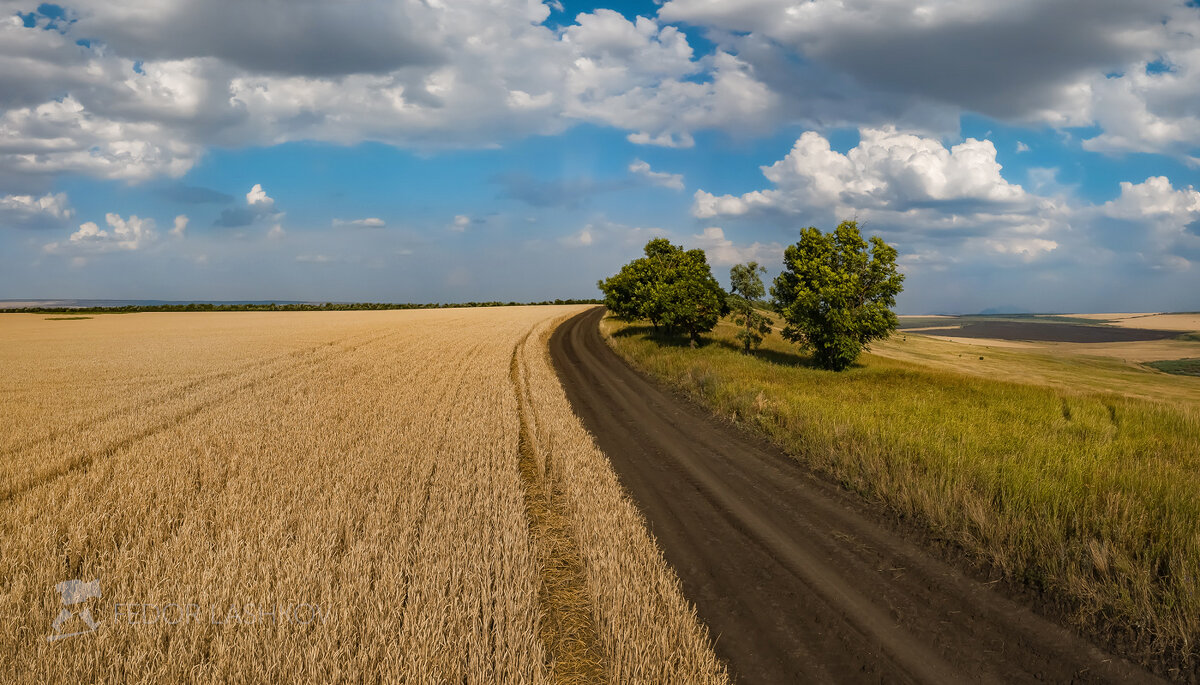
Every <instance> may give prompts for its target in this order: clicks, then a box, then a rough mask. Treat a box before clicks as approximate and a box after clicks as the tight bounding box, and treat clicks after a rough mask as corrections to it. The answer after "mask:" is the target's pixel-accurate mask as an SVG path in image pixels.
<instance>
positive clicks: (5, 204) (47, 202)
mask: <svg viewBox="0 0 1200 685" xmlns="http://www.w3.org/2000/svg"><path fill="white" fill-rule="evenodd" d="M74 215H75V210H73V209H71V207H70V206H69V205H68V204H67V194H66V193H53V194H51V193H47V194H46V195H43V196H41V197H37V196H34V195H5V196H0V227H2V226H6V225H12V226H27V227H43V226H54V225H57V224H61V223H62V222H64V221H66V220H68V219H70V218H71V217H72V216H74Z"/></svg>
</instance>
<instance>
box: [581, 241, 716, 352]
mask: <svg viewBox="0 0 1200 685" xmlns="http://www.w3.org/2000/svg"><path fill="white" fill-rule="evenodd" d="M645 254H646V256H645V257H642V258H640V259H635V260H633V261H632V262H630V263H628V264H626V265H625V266H623V267H621V270H620V271H619V272H618V273H617V274H615V275H614V276H612V277H610V278H608V279H606V280H603V281H600V282H599V283H598V285H599V287H600V290H601V291H603V292H604V304H605V306H607V307H608V310H609V311H610V312H612V313H613V314H614V315H615V316H617V317H618V318H622V319H626V320H636V319H645V320H648V321H650V323H651V325H653V326H654V329H655V330H656V331H657V330H658V329H659V328H660V327H662V328H664V329H666V331H667V332H668V333H674V332H680V331H681V332H684V333H687V334H688V337H689V338H690V339H691V341H692V344H693V345H695V344H696V343H697V342H699V341H700V334H701V333H704V332H707V331H711V330H712V329H713V327H714V326H716V325H717V321H718V319H720V317H721V316H723V315H724V314H726V313H728V311H729V310H728V308H727V305H726V303H725V291H724V290H723V289H722V288H721V284H720V283H718V282H717V279H715V278H713V275H712V270H711V269H709V266H708V259H707V257H705V255H704V250H684V249H683V248H682V247H680V246H677V245H672V244H671V243H670V241H668V240H666V239H665V238H655V239H654V240H651V241H650V242H648V243H646V248H645Z"/></svg>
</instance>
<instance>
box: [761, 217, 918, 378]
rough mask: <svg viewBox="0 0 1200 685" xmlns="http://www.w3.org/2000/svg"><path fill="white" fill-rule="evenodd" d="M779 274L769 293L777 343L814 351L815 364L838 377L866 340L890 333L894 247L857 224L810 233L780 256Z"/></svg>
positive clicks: (898, 277)
mask: <svg viewBox="0 0 1200 685" xmlns="http://www.w3.org/2000/svg"><path fill="white" fill-rule="evenodd" d="M783 268H784V270H783V273H781V274H779V277H778V278H776V279H775V285H774V286H773V287H772V288H771V295H772V297H773V298H774V300H775V305H776V311H778V312H779V314H780V315H781V316H782V317H783V319H784V321H786V322H787V326H786V327H785V328H784V329H783V337H784V338H787V339H788V340H791V341H792V342H796V343H799V344H800V345H801V346H803V347H806V348H808V349H809V350H811V351H812V353H813V359H814V361H815V362H816V363H817V365H818V366H820V367H822V368H825V369H831V370H834V371H842V370H844V369H846V368H847V367H849V366H850V365H851V364H852V363H854V360H855V359H857V358H858V355H859V353H861V352H862V350H863V349H864V348H865V347H866V346H867V345H868V344H869V343H870V342H871V341H872V340H878V339H880V338H885V337H887V336H888V335H889V334H891V332H892V331H894V330H896V326H897V325H899V321H898V320H897V319H896V315H895V313H893V312H892V309H891V308H892V307H894V306H896V295H898V294H899V293H900V290H901V289H902V283H903V282H904V276H903V274H901V273H899V272H898V271H897V270H896V249H895V248H893V247H892V246H890V245H888V244H887V243H885V242H883V240H881V239H880V238H879V237H878V236H873V237H872V238H871V240H870V242H869V243H868V241H866V240H864V239H863V237H862V234H861V233H860V232H859V230H858V223H857V222H854V221H843V222H842V223H841V224H839V225H838V227H837V228H836V229H834V230H833V232H831V233H822V232H821V231H819V230H817V229H816V228H813V227H811V226H810V227H808V228H806V229H804V230H803V231H801V233H800V242H798V243H796V244H795V245H791V246H789V247H788V248H787V250H786V251H785V252H784V257H783Z"/></svg>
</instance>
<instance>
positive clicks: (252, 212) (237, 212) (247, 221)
mask: <svg viewBox="0 0 1200 685" xmlns="http://www.w3.org/2000/svg"><path fill="white" fill-rule="evenodd" d="M283 217H284V213H283V212H280V211H277V210H276V208H275V198H273V197H271V196H270V195H267V192H266V191H265V190H263V187H262V184H261V183H255V184H254V186H252V187H251V188H250V190H249V191H248V192H247V193H246V204H245V205H242V206H240V207H228V208H226V209H223V210H221V214H220V216H218V217H217V219H216V221H214V222H213V225H214V226H223V227H225V228H239V227H242V226H250V225H253V224H256V223H259V224H261V223H271V224H273V225H272V228H271V232H270V233H269V235H270V237H273V238H279V237H282V236H283V235H284V231H283V227H282V226H281V225H280V222H281V221H282V220H283Z"/></svg>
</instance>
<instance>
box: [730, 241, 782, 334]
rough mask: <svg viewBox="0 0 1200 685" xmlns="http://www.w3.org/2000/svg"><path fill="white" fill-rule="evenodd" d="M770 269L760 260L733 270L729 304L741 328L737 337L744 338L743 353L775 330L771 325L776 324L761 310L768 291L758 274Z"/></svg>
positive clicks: (736, 265)
mask: <svg viewBox="0 0 1200 685" xmlns="http://www.w3.org/2000/svg"><path fill="white" fill-rule="evenodd" d="M766 272H767V270H766V269H765V268H763V267H761V266H759V265H758V262H747V263H745V264H734V265H733V268H732V269H730V270H729V306H730V309H732V310H733V322H734V323H735V324H737V325H738V326H740V327H741V328H740V329H739V330H738V332H737V338H738V340H741V341H742V352H744V353H746V354H749V353H750V350H751V349H752V348H754V347H758V346H759V345H760V344H762V341H763V338H765V337H766V336H767V334H768V333H770V332H771V324H773V323H775V322H774V321H772V320H771V318H770V317H768V316H766V315H764V314H762V313H761V312H759V311H758V307H759V306H760V305H761V304H762V298H763V295H766V293H767V291H766V289H765V288H764V287H763V282H762V278H760V277H759V275H758V274H759V273H766Z"/></svg>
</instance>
